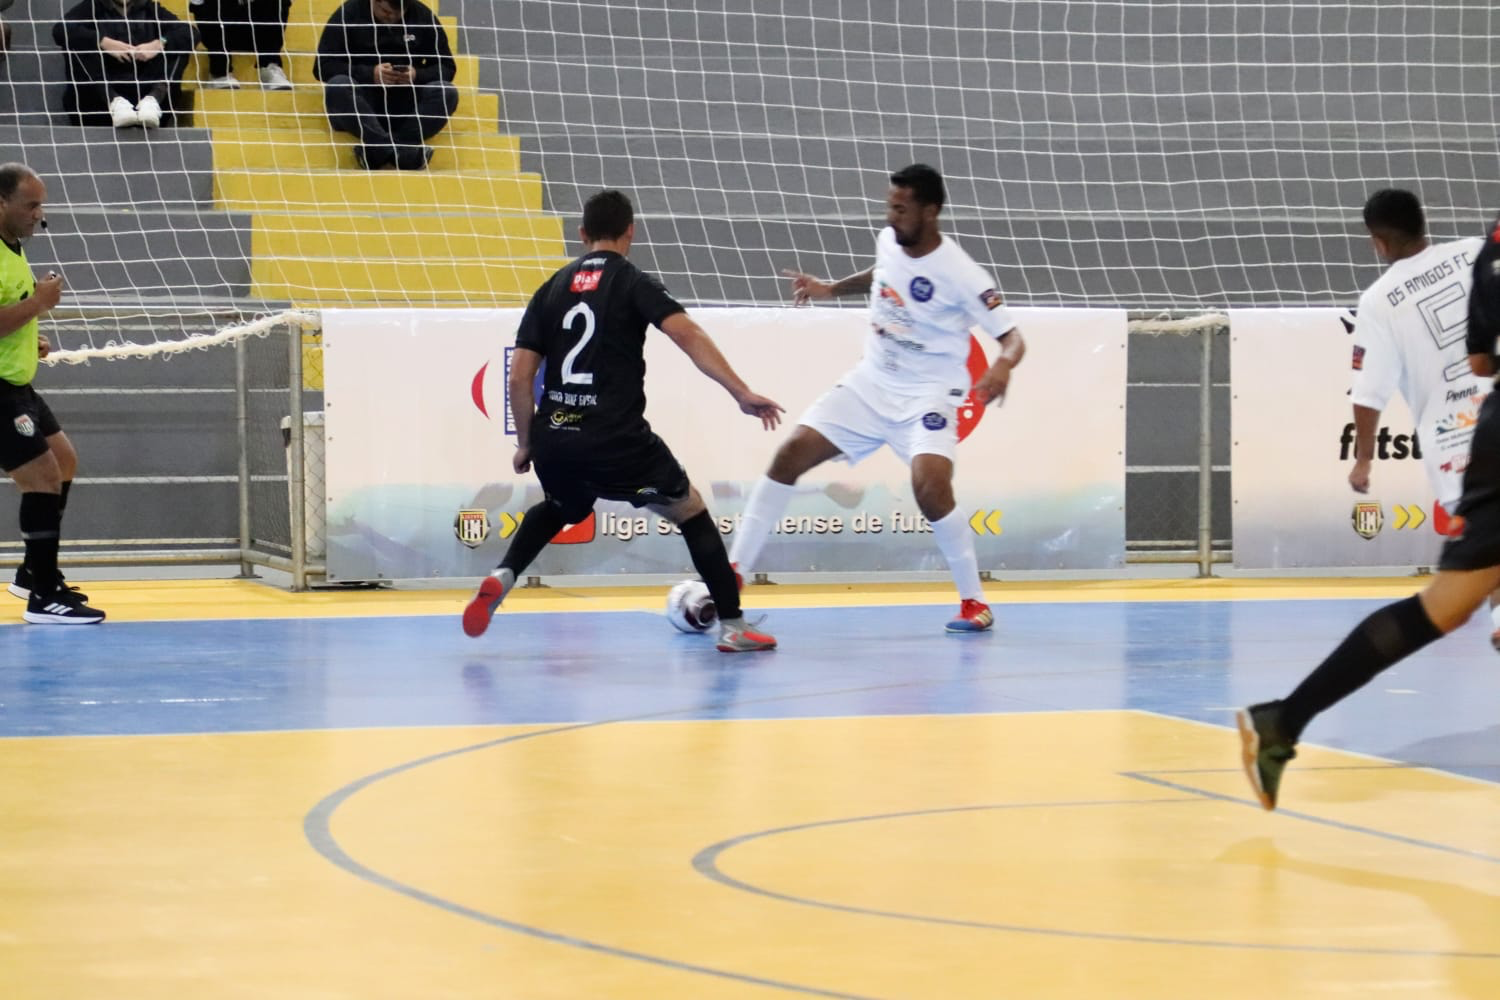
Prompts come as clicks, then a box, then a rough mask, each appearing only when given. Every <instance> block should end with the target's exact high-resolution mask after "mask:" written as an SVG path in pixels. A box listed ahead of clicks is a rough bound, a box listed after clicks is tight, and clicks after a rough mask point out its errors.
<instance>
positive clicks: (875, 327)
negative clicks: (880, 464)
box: [844, 226, 1016, 405]
mask: <svg viewBox="0 0 1500 1000" xmlns="http://www.w3.org/2000/svg"><path fill="white" fill-rule="evenodd" d="M1015 326H1016V323H1015V320H1014V319H1013V318H1012V317H1011V313H1010V310H1009V309H1007V308H1006V307H1005V303H1004V301H1003V300H1002V299H1001V297H1000V291H999V289H998V288H996V287H995V282H994V279H993V278H991V277H990V276H989V275H988V274H987V273H985V271H984V269H983V268H981V267H980V266H979V265H978V264H976V263H974V259H973V258H972V257H970V256H969V255H968V254H967V253H965V252H964V250H963V248H962V247H960V246H959V245H958V244H957V243H955V242H954V241H953V240H951V239H949V238H948V237H946V236H944V237H942V241H941V242H940V243H939V244H938V246H937V249H935V250H933V251H932V252H931V253H928V254H925V255H923V256H921V257H911V256H908V255H907V253H906V251H905V250H903V249H902V248H901V245H900V244H898V243H897V242H896V233H895V231H894V230H892V229H891V228H890V227H889V226H888V227H886V228H885V229H884V230H882V231H881V233H880V236H879V237H878V238H877V239H876V241H875V273H874V280H873V282H872V284H871V288H870V336H869V338H868V339H867V340H866V341H865V353H864V357H862V358H861V359H860V361H859V364H858V365H856V366H855V367H854V369H853V370H852V371H851V372H850V373H849V374H848V375H847V376H846V377H845V379H844V383H845V384H847V385H849V386H851V387H852V388H854V389H855V390H856V391H859V392H860V394H861V395H863V396H866V397H867V399H868V400H869V401H870V402H871V403H872V405H878V403H879V402H880V399H881V397H886V398H889V397H897V398H902V397H905V398H908V399H913V400H915V399H921V400H930V399H933V398H934V397H952V398H953V402H954V403H957V402H958V400H960V399H962V398H963V397H964V396H966V395H968V392H969V387H970V379H969V373H968V367H967V362H968V357H969V331H970V330H972V329H974V328H976V327H977V328H979V329H981V330H983V331H984V332H985V333H987V334H988V335H990V336H991V337H995V338H997V339H998V338H999V337H1001V336H1004V335H1005V334H1006V333H1009V332H1010V331H1011V330H1013V329H1015Z"/></svg>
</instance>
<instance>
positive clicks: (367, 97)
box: [323, 76, 458, 150]
mask: <svg viewBox="0 0 1500 1000" xmlns="http://www.w3.org/2000/svg"><path fill="white" fill-rule="evenodd" d="M323 101H324V105H325V106H326V107H327V109H328V123H329V124H330V125H332V126H333V127H334V129H335V130H337V131H339V132H349V133H351V134H353V135H355V136H358V137H359V141H360V142H361V143H363V144H364V145H366V146H369V147H372V148H374V149H382V150H383V149H391V148H395V149H399V148H400V147H403V146H420V145H422V143H423V142H424V141H426V140H427V139H430V138H432V137H433V136H435V135H437V134H438V133H439V132H441V131H442V130H443V128H444V126H446V125H447V124H448V119H449V118H451V117H453V112H454V111H455V110H456V109H457V108H458V88H457V87H455V86H454V85H453V84H451V83H445V82H443V81H438V82H436V83H419V84H413V85H408V86H390V87H388V86H386V85H384V84H379V83H365V84H360V83H355V82H354V81H353V79H351V78H350V77H347V76H336V77H334V78H333V79H332V80H328V81H326V83H325V85H324V89H323Z"/></svg>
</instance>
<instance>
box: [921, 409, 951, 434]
mask: <svg viewBox="0 0 1500 1000" xmlns="http://www.w3.org/2000/svg"><path fill="white" fill-rule="evenodd" d="M922 426H923V427H925V428H927V429H928V430H930V431H940V430H942V429H943V428H944V427H947V426H948V418H947V417H945V416H943V415H942V414H941V413H938V412H936V411H934V412H932V413H924V414H922Z"/></svg>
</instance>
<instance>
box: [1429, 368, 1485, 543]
mask: <svg viewBox="0 0 1500 1000" xmlns="http://www.w3.org/2000/svg"><path fill="white" fill-rule="evenodd" d="M1458 514H1459V515H1460V516H1461V517H1463V531H1462V533H1461V534H1460V535H1459V536H1458V537H1457V538H1454V539H1451V540H1450V541H1449V542H1448V543H1447V544H1445V545H1444V546H1443V552H1442V555H1441V556H1439V558H1438V568H1439V569H1447V570H1470V569H1487V568H1489V567H1491V566H1500V391H1495V390H1492V391H1491V392H1490V394H1489V396H1487V397H1486V398H1485V401H1484V403H1483V404H1481V406H1480V407H1479V422H1478V423H1477V424H1475V426H1474V439H1473V441H1472V442H1471V443H1470V445H1469V467H1468V468H1467V469H1465V470H1464V495H1463V498H1462V499H1460V500H1459V502H1458Z"/></svg>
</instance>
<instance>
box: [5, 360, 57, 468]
mask: <svg viewBox="0 0 1500 1000" xmlns="http://www.w3.org/2000/svg"><path fill="white" fill-rule="evenodd" d="M61 430H62V428H61V427H60V426H58V423H57V418H56V417H54V416H53V415H52V408H51V407H50V406H48V405H47V401H46V400H44V399H43V398H42V397H41V396H39V395H37V391H36V390H35V389H33V388H32V387H31V386H30V385H29V384H28V385H11V384H10V383H9V382H7V381H5V379H3V378H0V469H4V470H5V471H6V472H10V471H11V470H13V469H19V468H20V467H21V466H23V465H25V464H26V463H27V462H30V461H32V460H33V459H37V458H41V457H42V456H43V455H45V454H47V447H48V445H47V439H48V438H49V437H51V436H52V435H54V434H56V433H57V432H58V431H61Z"/></svg>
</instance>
